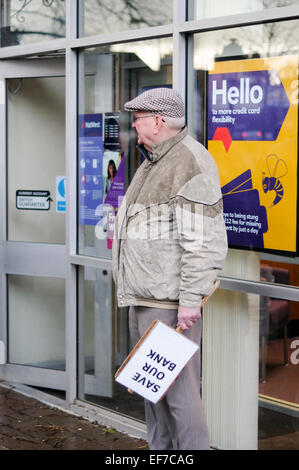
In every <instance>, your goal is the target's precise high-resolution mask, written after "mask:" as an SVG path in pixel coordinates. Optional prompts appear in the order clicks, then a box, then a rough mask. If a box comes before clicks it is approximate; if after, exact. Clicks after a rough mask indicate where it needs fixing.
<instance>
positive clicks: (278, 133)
mask: <svg viewBox="0 0 299 470" xmlns="http://www.w3.org/2000/svg"><path fill="white" fill-rule="evenodd" d="M208 87H209V90H208V149H209V151H210V152H211V154H212V155H213V157H214V159H215V160H216V163H217V166H218V170H219V175H220V181H221V189H222V195H223V204H224V217H225V224H226V229H227V235H228V242H229V246H230V247H235V248H245V249H256V250H257V251H275V252H283V253H284V254H290V255H292V254H294V255H295V254H296V251H297V159H298V57H295V56H283V57H278V58H266V59H246V60H236V61H226V62H219V63H216V64H215V67H214V69H213V70H212V71H211V72H210V73H209V75H208Z"/></svg>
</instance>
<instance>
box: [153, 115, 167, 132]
mask: <svg viewBox="0 0 299 470" xmlns="http://www.w3.org/2000/svg"><path fill="white" fill-rule="evenodd" d="M163 122H165V121H164V119H162V117H161V116H158V115H157V116H155V126H154V134H155V135H157V134H158V133H159V132H160V130H161V128H162V126H163Z"/></svg>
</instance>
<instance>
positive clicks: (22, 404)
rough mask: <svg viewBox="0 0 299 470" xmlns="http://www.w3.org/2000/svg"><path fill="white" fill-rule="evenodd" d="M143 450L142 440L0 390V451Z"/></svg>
mask: <svg viewBox="0 0 299 470" xmlns="http://www.w3.org/2000/svg"><path fill="white" fill-rule="evenodd" d="M147 449H148V447H147V442H146V441H144V440H142V439H137V438H134V437H130V436H128V435H127V434H124V433H120V432H118V431H116V430H115V429H113V428H109V427H105V426H101V425H99V424H98V423H97V422H91V421H89V420H87V419H85V418H82V417H78V416H76V415H72V414H69V413H66V412H64V411H61V410H60V409H58V408H55V407H52V406H48V405H47V404H44V403H42V402H40V401H38V400H36V399H34V398H31V397H28V396H25V395H23V394H21V393H19V392H17V391H15V390H13V389H12V388H10V387H5V386H4V387H3V386H0V450H106V451H109V450H110V451H116V450H147ZM3 455H4V454H3Z"/></svg>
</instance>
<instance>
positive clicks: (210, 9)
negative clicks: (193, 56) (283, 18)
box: [188, 0, 299, 20]
mask: <svg viewBox="0 0 299 470" xmlns="http://www.w3.org/2000/svg"><path fill="white" fill-rule="evenodd" d="M298 3H299V2H298V0H266V1H265V0H230V1H229V2H223V1H222V0H189V9H188V18H189V20H200V19H203V18H213V17H216V16H227V15H234V14H236V13H250V12H252V11H261V10H267V9H268V8H276V7H287V6H290V5H298Z"/></svg>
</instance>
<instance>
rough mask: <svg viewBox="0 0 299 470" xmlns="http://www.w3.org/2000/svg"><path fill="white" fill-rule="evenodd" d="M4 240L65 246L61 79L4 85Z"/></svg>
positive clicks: (43, 79) (11, 81)
mask: <svg viewBox="0 0 299 470" xmlns="http://www.w3.org/2000/svg"><path fill="white" fill-rule="evenodd" d="M7 96H8V101H7V113H8V144H7V147H8V240H10V241H23V242H45V243H61V244H63V243H65V210H66V202H65V80H64V77H47V78H24V79H22V78H20V79H19V78H18V79H9V80H7Z"/></svg>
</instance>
